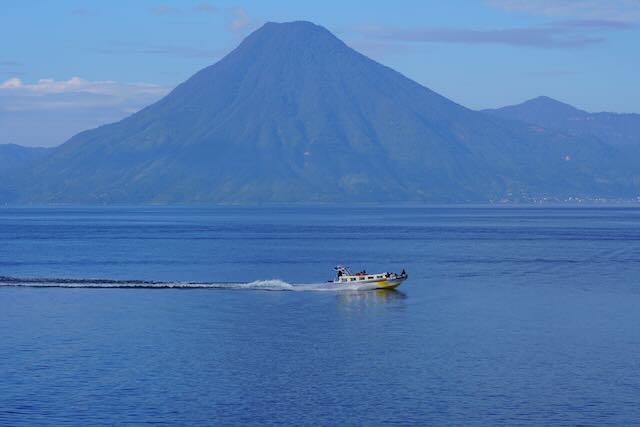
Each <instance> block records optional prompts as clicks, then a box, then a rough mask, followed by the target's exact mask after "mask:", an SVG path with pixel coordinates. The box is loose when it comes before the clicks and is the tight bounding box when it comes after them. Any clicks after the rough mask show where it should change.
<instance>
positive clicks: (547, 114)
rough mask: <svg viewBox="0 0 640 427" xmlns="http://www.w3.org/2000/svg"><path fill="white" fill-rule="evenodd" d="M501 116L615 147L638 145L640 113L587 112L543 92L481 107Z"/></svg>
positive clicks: (489, 112) (639, 141) (487, 111)
mask: <svg viewBox="0 0 640 427" xmlns="http://www.w3.org/2000/svg"><path fill="white" fill-rule="evenodd" d="M484 111H485V112H486V113H488V114H492V115H494V116H497V117H501V118H505V119H514V120H521V121H523V122H527V123H531V124H535V125H538V126H542V127H544V128H547V129H549V130H554V131H558V132H563V133H568V134H571V135H577V136H593V137H596V138H599V139H600V140H602V141H603V142H605V143H607V144H611V145H615V146H618V147H633V146H636V147H640V114H619V113H607V112H602V113H588V112H586V111H583V110H579V109H577V108H575V107H573V106H571V105H569V104H565V103H563V102H560V101H557V100H555V99H553V98H549V97H547V96H540V97H537V98H534V99H531V100H529V101H525V102H523V103H522V104H518V105H512V106H508V107H502V108H497V109H490V110H484Z"/></svg>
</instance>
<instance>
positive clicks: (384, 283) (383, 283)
mask: <svg viewBox="0 0 640 427" xmlns="http://www.w3.org/2000/svg"><path fill="white" fill-rule="evenodd" d="M405 280H407V279H406V277H403V278H398V279H393V280H379V281H377V282H376V284H377V285H378V286H377V288H376V289H395V288H397V287H398V286H400V285H401V284H402V282H404V281H405Z"/></svg>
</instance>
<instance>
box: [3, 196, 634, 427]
mask: <svg viewBox="0 0 640 427" xmlns="http://www.w3.org/2000/svg"><path fill="white" fill-rule="evenodd" d="M342 263H344V264H347V265H350V266H351V267H352V268H353V269H355V270H360V269H364V268H366V269H367V270H368V271H370V272H377V271H400V270H402V269H403V268H404V269H406V271H407V272H408V273H409V280H407V282H405V283H404V284H403V285H402V286H401V287H400V288H398V291H375V290H358V289H357V288H354V287H351V288H347V289H343V288H337V287H336V286H334V285H331V284H329V283H327V280H330V279H332V278H333V267H334V266H335V265H337V264H342ZM0 276H2V278H0V425H11V426H33V425H55V426H64V425H122V424H127V423H129V424H147V423H155V424H169V425H226V424H234V425H237V424H256V425H257V424H259V425H264V424H286V425H309V424H314V425H318V424H319V425H425V424H432V425H599V426H602V425H611V426H614V425H615V426H618V425H632V424H637V423H638V420H640V356H639V355H640V327H639V325H640V208H638V207H624V206H608V207H523V206H504V207H503V206H500V207H491V206H477V207H451V206H434V207H393V208H375V207H291V208H276V207H273V208H267V207H262V208H238V207H210V208H169V207H157V208H156V207H148V208H141V207H132V208H128V207H113V208H66V207H55V208H11V207H4V208H1V209H0Z"/></svg>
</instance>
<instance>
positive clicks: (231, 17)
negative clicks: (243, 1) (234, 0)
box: [227, 7, 258, 38]
mask: <svg viewBox="0 0 640 427" xmlns="http://www.w3.org/2000/svg"><path fill="white" fill-rule="evenodd" d="M257 26H258V21H256V19H254V18H253V17H251V16H250V15H249V13H248V12H247V10H246V9H245V8H243V7H234V8H232V9H230V10H229V11H228V17H227V28H228V29H229V31H231V34H232V35H233V36H234V37H235V38H242V37H244V36H245V35H247V33H248V32H249V31H250V30H252V29H254V28H256V27H257Z"/></svg>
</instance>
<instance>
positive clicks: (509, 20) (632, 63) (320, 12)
mask: <svg viewBox="0 0 640 427" xmlns="http://www.w3.org/2000/svg"><path fill="white" fill-rule="evenodd" d="M0 7H1V12H2V13H1V14H0V40H2V49H0V143H8V142H14V143H19V144H24V145H56V144H60V143H62V142H64V140H66V139H67V138H68V137H70V136H71V135H73V134H74V133H76V132H78V131H80V130H83V129H86V128H88V127H95V126H97V125H99V124H103V123H107V122H110V121H114V120H118V119H120V118H122V117H124V116H126V115H127V114H130V113H131V112H133V111H136V110H138V109H140V108H141V107H142V106H144V105H146V104H148V103H150V102H153V101H155V100H157V99H158V98H160V97H161V96H163V95H164V94H165V93H167V92H168V91H169V90H170V89H171V88H172V87H173V86H175V85H176V84H178V83H180V82H181V81H183V80H185V79H187V78H188V77H189V76H190V75H192V74H193V73H195V72H196V71H197V70H199V69H200V68H202V67H204V66H206V65H209V64H211V63H213V62H215V61H217V60H218V59H220V58H221V57H222V56H224V54H225V53H227V52H229V51H230V50H232V49H233V48H234V47H235V46H237V44H238V43H239V42H240V41H241V40H242V38H243V37H244V36H246V35H247V34H248V33H250V32H251V31H252V30H254V29H256V28H258V27H259V26H260V25H262V24H263V23H264V22H266V21H278V22H280V21H290V20H301V19H302V20H309V21H313V22H315V23H317V24H320V25H323V26H325V27H327V28H328V29H329V30H331V31H332V32H334V33H335V34H336V35H337V36H338V37H340V38H342V39H343V40H344V41H345V42H347V44H349V45H350V46H352V47H354V48H355V49H357V50H359V51H361V52H363V53H365V54H366V55H368V56H370V57H371V58H373V59H375V60H377V61H379V62H382V63H383V64H385V65H388V66H390V67H392V68H394V69H396V70H398V71H400V72H402V73H403V74H405V75H407V76H408V77H410V78H412V79H414V80H416V81H418V82H419V83H421V84H423V85H425V86H427V87H429V88H431V89H433V90H435V91H437V92H439V93H441V94H442V95H444V96H446V97H448V98H450V99H452V100H454V101H456V102H458V103H461V104H463V105H465V106H467V107H470V108H473V109H481V108H492V107H499V106H504V105H509V104H515V103H519V102H522V101H524V100H526V99H530V98H533V97H536V96H539V95H547V96H551V97H553V98H556V99H558V100H561V101H564V102H567V103H570V104H572V105H574V106H576V107H578V108H582V109H585V110H587V111H615V112H636V113H640V84H638V82H639V78H638V77H637V75H638V74H640V73H639V70H640V0H529V1H527V0H520V1H519V0H457V1H447V2H445V1H426V0H423V1H417V0H416V1H414V0H406V1H402V0H397V1H394V2H389V1H377V0H367V1H359V0H356V1H349V0H343V1H323V2H303V1H294V0H276V1H268V2H267V1H248V0H247V1H241V0H238V1H209V2H203V1H188V0H185V1H170V0H167V1H152V0H131V1H124V0H123V1H117V0H114V1H109V2H106V1H72V0H68V1H67V0H58V1H55V2H54V1H44V0H41V1H37V0H20V1H13V0H2V1H0ZM34 122H37V123H38V124H39V126H33V123H34Z"/></svg>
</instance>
